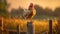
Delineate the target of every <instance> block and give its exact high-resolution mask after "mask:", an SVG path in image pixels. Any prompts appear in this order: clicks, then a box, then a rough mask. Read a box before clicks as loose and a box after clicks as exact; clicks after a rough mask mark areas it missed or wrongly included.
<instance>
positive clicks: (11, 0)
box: [0, 0, 60, 34]
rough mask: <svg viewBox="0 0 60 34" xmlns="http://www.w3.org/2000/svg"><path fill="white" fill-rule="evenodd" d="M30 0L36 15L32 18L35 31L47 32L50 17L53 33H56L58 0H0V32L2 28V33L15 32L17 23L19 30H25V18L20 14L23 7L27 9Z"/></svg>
mask: <svg viewBox="0 0 60 34" xmlns="http://www.w3.org/2000/svg"><path fill="white" fill-rule="evenodd" d="M31 2H32V3H33V4H34V8H35V10H36V15H35V16H34V17H33V19H32V20H33V25H34V29H35V30H34V31H35V33H36V34H43V33H44V32H45V33H48V31H49V20H50V19H51V20H52V31H53V34H58V32H60V0H0V33H2V32H1V31H2V30H3V34H9V31H11V32H16V29H17V24H19V25H20V31H21V32H27V20H24V19H23V18H22V14H23V9H28V7H29V4H30V3H31ZM23 21H24V22H23ZM14 34H16V33H14Z"/></svg>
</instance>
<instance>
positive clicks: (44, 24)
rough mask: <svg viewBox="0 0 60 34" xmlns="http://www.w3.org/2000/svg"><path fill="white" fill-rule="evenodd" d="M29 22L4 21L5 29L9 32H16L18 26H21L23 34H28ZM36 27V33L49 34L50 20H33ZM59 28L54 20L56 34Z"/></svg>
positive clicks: (20, 20)
mask: <svg viewBox="0 0 60 34" xmlns="http://www.w3.org/2000/svg"><path fill="white" fill-rule="evenodd" d="M27 21H28V20H23V19H10V18H9V19H5V18H4V19H3V28H4V29H7V30H12V31H16V30H17V25H18V24H19V25H20V31H21V32H27ZM32 21H33V26H34V32H35V33H38V34H42V33H44V32H46V33H48V31H49V20H45V19H43V20H32ZM56 28H57V20H56V19H53V20H52V30H53V32H55V33H56Z"/></svg>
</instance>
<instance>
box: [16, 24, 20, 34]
mask: <svg viewBox="0 0 60 34" xmlns="http://www.w3.org/2000/svg"><path fill="white" fill-rule="evenodd" d="M17 34H20V25H19V24H18V25H17Z"/></svg>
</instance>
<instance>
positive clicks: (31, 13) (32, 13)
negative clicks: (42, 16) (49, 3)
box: [23, 3, 36, 19]
mask: <svg viewBox="0 0 60 34" xmlns="http://www.w3.org/2000/svg"><path fill="white" fill-rule="evenodd" d="M35 15H36V10H35V9H34V5H33V3H30V5H29V8H28V9H24V12H23V17H24V18H25V19H32V18H33V17H34V16H35Z"/></svg>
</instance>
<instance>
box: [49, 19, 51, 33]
mask: <svg viewBox="0 0 60 34" xmlns="http://www.w3.org/2000/svg"><path fill="white" fill-rule="evenodd" d="M49 34H52V20H49Z"/></svg>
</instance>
